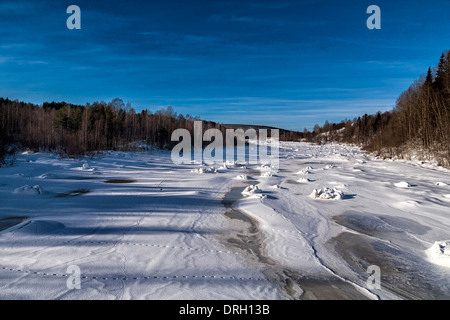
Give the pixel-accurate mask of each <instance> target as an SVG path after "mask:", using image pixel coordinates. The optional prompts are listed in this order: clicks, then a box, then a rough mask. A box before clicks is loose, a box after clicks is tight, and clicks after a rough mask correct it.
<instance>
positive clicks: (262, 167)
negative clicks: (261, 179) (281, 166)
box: [256, 164, 273, 171]
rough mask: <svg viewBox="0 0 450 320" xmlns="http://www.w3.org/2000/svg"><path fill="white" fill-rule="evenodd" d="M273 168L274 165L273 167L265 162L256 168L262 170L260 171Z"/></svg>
mask: <svg viewBox="0 0 450 320" xmlns="http://www.w3.org/2000/svg"><path fill="white" fill-rule="evenodd" d="M272 168H273V166H272V167H271V166H268V165H266V164H263V165H261V166H259V167H256V169H257V170H260V171H267V170H270V169H272Z"/></svg>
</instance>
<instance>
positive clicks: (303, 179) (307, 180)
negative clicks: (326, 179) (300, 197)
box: [297, 178, 311, 183]
mask: <svg viewBox="0 0 450 320" xmlns="http://www.w3.org/2000/svg"><path fill="white" fill-rule="evenodd" d="M297 182H299V183H308V182H311V180H309V179H308V178H300V179H298V180H297Z"/></svg>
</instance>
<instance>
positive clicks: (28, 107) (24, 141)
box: [0, 98, 302, 166]
mask: <svg viewBox="0 0 450 320" xmlns="http://www.w3.org/2000/svg"><path fill="white" fill-rule="evenodd" d="M194 121H202V129H203V132H205V131H206V130H208V129H218V130H220V131H221V132H222V134H223V137H224V143H225V136H226V134H225V132H226V129H227V128H234V127H239V125H223V124H220V123H216V122H212V121H205V120H200V118H199V117H193V116H190V115H182V114H177V113H176V112H175V111H174V110H173V108H172V107H170V106H169V107H167V108H163V109H160V110H158V111H156V112H154V113H152V112H150V111H148V110H143V111H141V112H139V113H138V112H136V111H135V110H134V109H133V108H132V107H131V105H130V104H129V103H128V104H125V103H124V102H123V101H122V100H121V99H119V98H115V99H113V100H112V101H111V102H108V103H106V102H94V103H92V104H89V103H88V104H86V105H75V104H71V103H65V102H44V103H43V104H42V106H39V105H35V104H32V103H25V102H19V101H11V100H9V99H4V98H0V166H1V165H2V164H5V163H6V159H8V158H9V157H8V155H10V156H12V155H13V154H14V152H15V151H16V150H19V149H25V148H28V149H31V150H33V151H39V150H44V151H56V152H58V153H59V154H60V156H62V157H80V156H84V155H91V156H92V155H95V154H97V153H98V152H101V151H105V150H127V151H130V150H131V151H133V150H136V146H137V143H138V142H145V144H146V147H147V148H148V149H149V150H152V148H153V147H156V148H160V149H171V148H172V147H173V146H174V145H175V144H177V143H178V142H179V141H171V135H172V132H173V131H174V130H175V129H180V128H183V129H187V130H188V131H189V132H190V133H191V136H193V134H194ZM243 127H244V129H245V130H246V129H248V127H249V126H243ZM301 136H302V133H299V132H292V131H288V130H280V140H293V139H299V138H301ZM192 142H193V140H192Z"/></svg>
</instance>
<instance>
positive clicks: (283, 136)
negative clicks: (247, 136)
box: [222, 124, 304, 141]
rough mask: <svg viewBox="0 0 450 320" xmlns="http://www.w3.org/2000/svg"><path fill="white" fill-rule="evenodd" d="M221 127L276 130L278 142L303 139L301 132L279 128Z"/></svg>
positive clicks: (240, 125)
mask: <svg viewBox="0 0 450 320" xmlns="http://www.w3.org/2000/svg"><path fill="white" fill-rule="evenodd" d="M222 126H223V127H225V129H234V130H235V129H239V128H241V129H243V130H247V129H250V128H253V129H255V130H259V129H267V130H271V129H277V130H279V131H280V140H281V141H298V140H301V139H303V138H304V136H303V132H299V131H291V130H286V129H281V128H277V127H270V126H260V125H254V124H223V125H222Z"/></svg>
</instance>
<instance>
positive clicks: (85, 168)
mask: <svg viewBox="0 0 450 320" xmlns="http://www.w3.org/2000/svg"><path fill="white" fill-rule="evenodd" d="M72 170H81V171H95V170H96V169H95V168H92V167H91V166H90V165H89V164H88V163H87V162H85V163H83V165H82V166H81V167H78V168H73V169H72Z"/></svg>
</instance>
